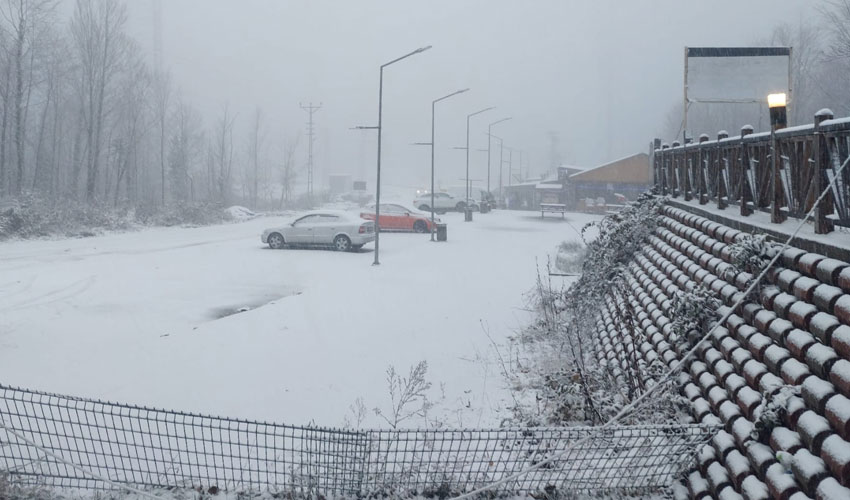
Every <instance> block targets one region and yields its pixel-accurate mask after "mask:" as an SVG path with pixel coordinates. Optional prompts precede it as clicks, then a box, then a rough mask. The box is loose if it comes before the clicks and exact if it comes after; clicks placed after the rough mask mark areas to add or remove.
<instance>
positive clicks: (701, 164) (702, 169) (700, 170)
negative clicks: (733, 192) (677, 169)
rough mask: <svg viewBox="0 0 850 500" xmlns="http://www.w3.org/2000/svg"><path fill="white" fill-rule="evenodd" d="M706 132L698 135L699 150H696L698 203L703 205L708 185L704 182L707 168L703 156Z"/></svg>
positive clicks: (706, 178) (706, 140) (705, 200)
mask: <svg viewBox="0 0 850 500" xmlns="http://www.w3.org/2000/svg"><path fill="white" fill-rule="evenodd" d="M708 139H709V137H708V134H702V135H700V136H699V143H700V146H699V150H698V151H697V162H698V164H697V175H699V179H698V180H697V185H698V186H699V188H698V189H699V204H700V205H705V204H706V203H708V186H707V185H706V182H707V181H708V171H707V170H708V169H707V165H706V157H705V146H704V145H703V144H704V143H706V142H708Z"/></svg>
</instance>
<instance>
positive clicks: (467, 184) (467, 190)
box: [464, 106, 496, 222]
mask: <svg viewBox="0 0 850 500" xmlns="http://www.w3.org/2000/svg"><path fill="white" fill-rule="evenodd" d="M491 109H496V108H495V106H490V107H489V108H484V109H482V110H479V111H476V112H475V113H470V114H468V115H466V200H465V201H464V207H465V209H466V210H468V209H469V120H470V119H471V118H472V117H473V116H475V115H480V114H481V113H484V112H486V111H490V110H491ZM464 220H465V221H467V222H468V221H469V219H468V218H464Z"/></svg>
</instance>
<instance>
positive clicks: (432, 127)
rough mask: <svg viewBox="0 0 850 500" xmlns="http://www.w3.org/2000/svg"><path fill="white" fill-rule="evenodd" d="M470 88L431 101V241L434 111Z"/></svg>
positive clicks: (432, 228)
mask: <svg viewBox="0 0 850 500" xmlns="http://www.w3.org/2000/svg"><path fill="white" fill-rule="evenodd" d="M468 90H469V89H462V90H458V91H455V92H452V93H451V94H448V95H444V96H443V97H440V98H439V99H435V100H433V101H431V241H436V240H435V239H434V231H435V226H434V141H435V134H434V128H435V125H434V112H435V110H436V106H437V103H438V102H440V101H444V100H446V99H448V98H449V97H452V96H456V95H458V94H463V93H464V92H466V91H468Z"/></svg>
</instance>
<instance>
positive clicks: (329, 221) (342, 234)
mask: <svg viewBox="0 0 850 500" xmlns="http://www.w3.org/2000/svg"><path fill="white" fill-rule="evenodd" d="M260 239H261V240H262V242H263V243H266V244H268V245H269V247H271V248H274V249H279V248H283V247H284V246H289V245H291V246H323V247H328V246H329V247H333V248H334V249H336V250H339V251H340V252H348V251H351V250H358V249H360V247H362V246H363V245H365V244H366V243H369V242H371V241H375V223H374V222H372V221H369V220H366V219H362V218H360V217H359V216H357V215H356V214H351V213H348V212H341V211H337V210H322V211H314V212H308V213H306V214H302V215H300V216H298V217H296V218H295V219H293V220H292V221H291V222H290V223H289V224H286V225H284V226H280V227H273V228H269V229H266V230H265V231H263V235H262V237H261V238H260Z"/></svg>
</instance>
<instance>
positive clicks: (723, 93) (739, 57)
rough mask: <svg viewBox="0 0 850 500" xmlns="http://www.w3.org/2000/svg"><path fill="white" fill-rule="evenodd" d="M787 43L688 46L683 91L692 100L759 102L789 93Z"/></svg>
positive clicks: (691, 101) (789, 78)
mask: <svg viewBox="0 0 850 500" xmlns="http://www.w3.org/2000/svg"><path fill="white" fill-rule="evenodd" d="M790 61H791V48H790V47H688V48H686V49H685V93H686V95H687V100H688V102H689V103H695V102H704V103H711V102H761V101H764V100H765V99H766V98H767V95H768V94H773V93H780V92H784V93H790V91H791V81H790V80H791V75H790Z"/></svg>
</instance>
